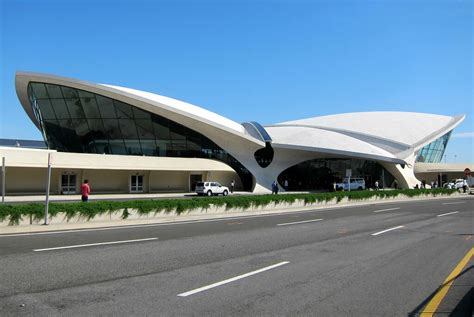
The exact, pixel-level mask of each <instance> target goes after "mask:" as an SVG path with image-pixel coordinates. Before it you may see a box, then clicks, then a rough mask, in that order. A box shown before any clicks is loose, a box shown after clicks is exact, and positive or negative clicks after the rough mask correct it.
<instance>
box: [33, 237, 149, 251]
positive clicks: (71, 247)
mask: <svg viewBox="0 0 474 317" xmlns="http://www.w3.org/2000/svg"><path fill="white" fill-rule="evenodd" d="M151 240H158V238H147V239H137V240H123V241H112V242H101V243H89V244H78V245H70V246H65V247H56V248H46V249H35V250H33V251H34V252H41V251H52V250H61V249H74V248H84V247H93V246H96V245H109V244H119V243H131V242H141V241H151Z"/></svg>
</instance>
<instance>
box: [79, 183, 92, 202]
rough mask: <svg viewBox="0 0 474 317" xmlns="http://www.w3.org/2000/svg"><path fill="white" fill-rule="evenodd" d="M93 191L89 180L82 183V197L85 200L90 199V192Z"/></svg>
mask: <svg viewBox="0 0 474 317" xmlns="http://www.w3.org/2000/svg"><path fill="white" fill-rule="evenodd" d="M90 193H91V186H90V185H89V180H87V179H85V180H84V183H83V184H82V185H81V195H82V196H81V199H82V201H83V202H87V201H89V194H90Z"/></svg>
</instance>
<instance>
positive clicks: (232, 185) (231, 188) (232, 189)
mask: <svg viewBox="0 0 474 317" xmlns="http://www.w3.org/2000/svg"><path fill="white" fill-rule="evenodd" d="M234 186H235V180H232V182H230V192H231V193H233V192H234Z"/></svg>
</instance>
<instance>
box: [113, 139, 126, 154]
mask: <svg viewBox="0 0 474 317" xmlns="http://www.w3.org/2000/svg"><path fill="white" fill-rule="evenodd" d="M109 146H110V152H111V153H112V154H120V155H126V154H127V149H126V148H125V145H124V144H123V140H122V139H120V140H109Z"/></svg>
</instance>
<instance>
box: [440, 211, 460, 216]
mask: <svg viewBox="0 0 474 317" xmlns="http://www.w3.org/2000/svg"><path fill="white" fill-rule="evenodd" d="M457 213H459V211H453V212H448V213H445V214H441V215H437V216H436V217H444V216H449V215H454V214H457Z"/></svg>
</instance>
